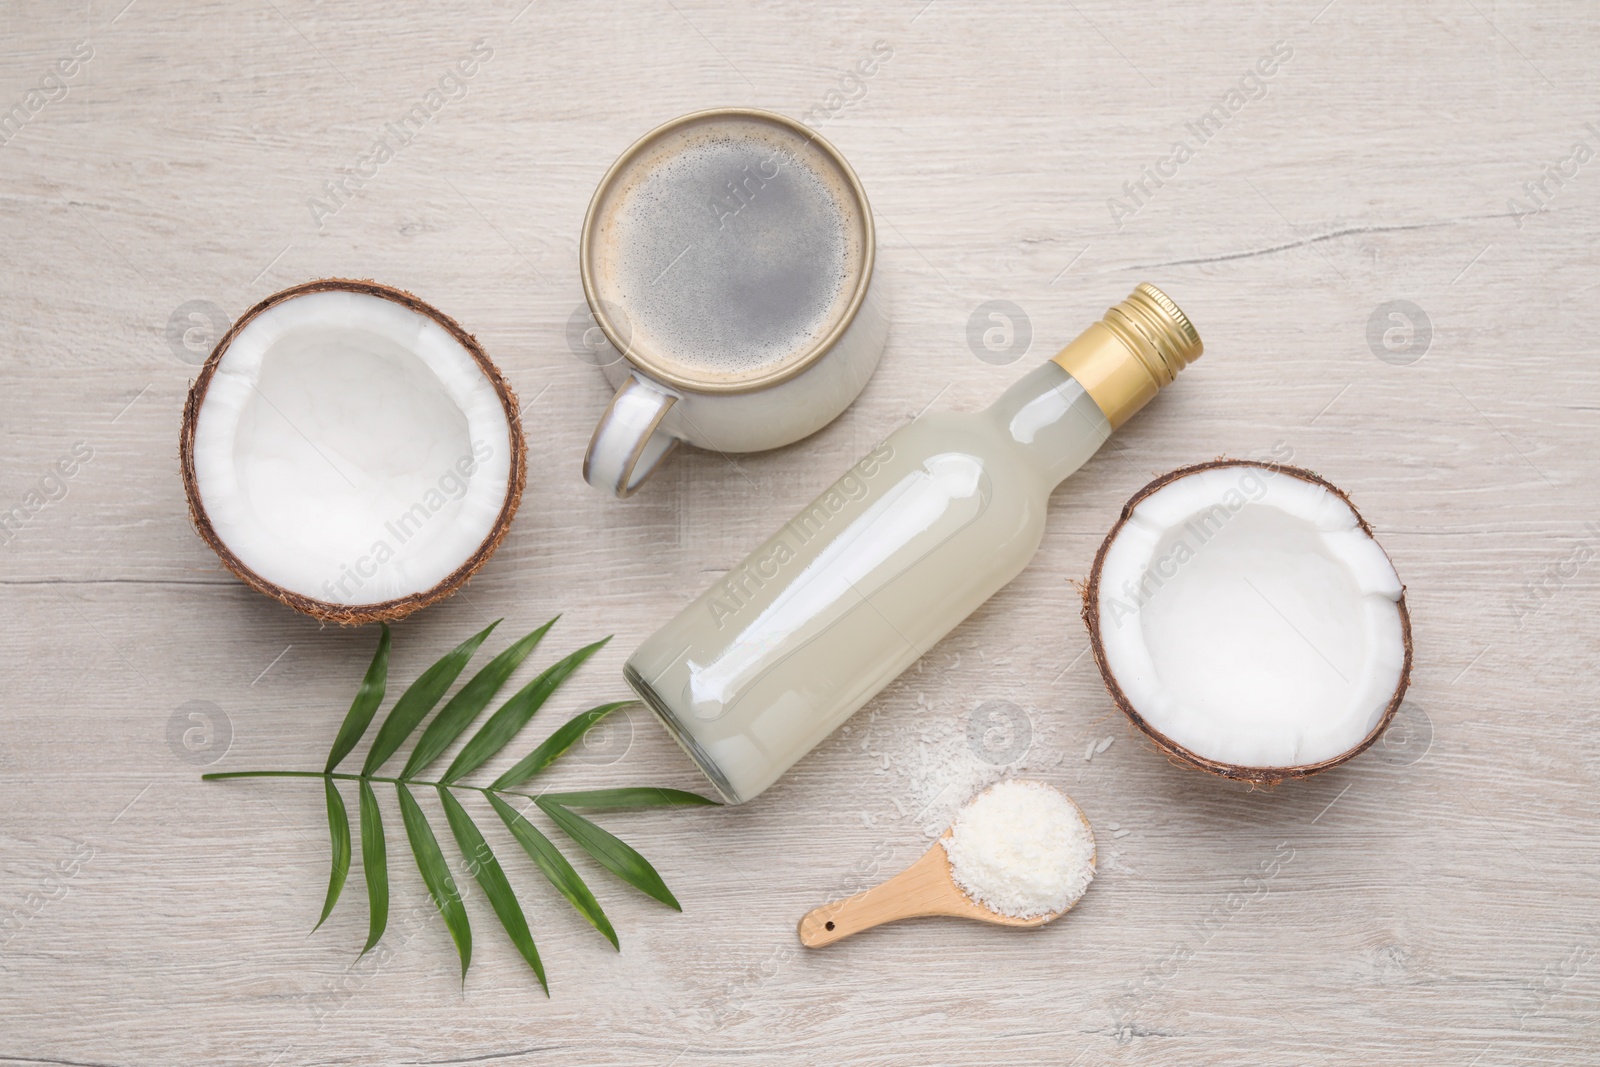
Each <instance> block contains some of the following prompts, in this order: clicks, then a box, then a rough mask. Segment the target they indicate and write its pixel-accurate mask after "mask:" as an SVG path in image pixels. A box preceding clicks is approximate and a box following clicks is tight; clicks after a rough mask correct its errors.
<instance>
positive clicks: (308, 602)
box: [178, 278, 528, 626]
mask: <svg viewBox="0 0 1600 1067" xmlns="http://www.w3.org/2000/svg"><path fill="white" fill-rule="evenodd" d="M330 291H343V292H353V293H367V294H369V295H371V296H376V297H380V298H382V299H384V300H389V301H392V302H394V303H396V304H400V305H401V306H403V307H406V308H408V309H410V310H411V311H414V312H417V313H418V314H420V315H426V316H427V317H428V318H430V319H432V320H433V321H435V322H437V323H438V324H439V325H440V326H442V327H444V329H445V330H446V331H447V332H448V333H449V334H450V335H451V336H452V337H454V338H455V339H456V340H457V341H459V342H460V343H461V345H462V347H464V348H465V349H466V350H467V351H468V352H470V353H471V354H472V358H473V359H474V360H475V361H476V362H477V364H478V367H479V369H480V370H482V371H483V374H484V377H486V378H487V379H488V380H489V383H490V385H492V386H493V387H494V391H495V395H496V396H498V397H499V398H500V403H501V405H502V406H503V407H504V408H505V413H506V422H507V424H508V425H509V426H510V428H511V477H510V480H509V484H508V486H507V490H506V499H505V503H504V504H503V505H501V508H500V514H499V515H498V516H496V518H495V522H494V526H493V527H492V528H491V530H490V531H489V536H487V537H486V538H484V540H483V542H482V543H481V544H479V545H478V547H477V549H476V550H475V551H474V552H473V554H472V555H471V557H470V558H468V559H467V561H466V562H464V563H463V564H461V566H459V567H457V568H456V569H455V570H454V571H451V572H450V574H448V575H447V576H446V577H445V578H444V579H443V580H442V581H440V582H439V583H438V584H437V585H435V586H433V588H431V589H428V590H425V591H424V592H421V593H413V594H410V595H409V596H404V597H399V598H397V599H394V600H385V601H381V602H378V603H372V604H336V603H332V602H330V601H326V600H318V599H316V598H315V597H309V596H306V595H304V594H302V593H295V592H291V591H290V590H288V589H284V588H283V587H282V586H280V585H277V584H276V583H274V582H270V581H268V580H267V579H265V578H263V577H261V575H259V574H257V573H255V571H253V570H251V569H250V568H249V567H247V566H245V564H244V563H243V562H242V561H241V560H240V559H239V557H238V556H236V555H234V553H233V550H232V549H230V548H229V547H228V545H227V543H226V542H224V541H223V540H222V539H221V538H220V537H218V536H217V532H216V530H215V529H213V528H212V525H211V520H210V518H209V517H208V516H207V515H206V509H205V502H204V500H202V499H201V496H200V487H199V485H198V484H197V482H196V480H195V470H194V431H195V424H196V422H197V420H198V419H199V415H200V407H201V404H202V403H203V402H204V401H205V397H206V391H207V390H208V389H209V388H210V386H211V379H212V378H213V377H214V376H215V374H216V372H217V366H218V364H219V363H220V362H221V360H222V356H223V353H225V352H227V350H228V347H229V346H230V345H231V344H233V340H234V338H235V337H237V336H238V334H239V331H240V330H242V329H244V327H245V326H246V325H247V324H249V323H250V321H251V320H253V319H254V318H255V317H256V316H257V315H260V314H261V313H262V312H263V311H266V310H267V309H268V308H270V307H274V306H276V305H278V304H281V303H283V302H284V301H286V300H292V299H293V298H295V297H298V296H305V295H307V294H310V293H323V292H330ZM178 455H179V464H180V467H181V469H182V473H183V492H184V495H185V496H186V497H187V498H188V501H189V521H190V522H191V523H192V524H193V525H194V529H195V532H196V533H198V534H199V535H200V539H201V540H203V541H204V542H205V543H206V544H208V545H210V546H211V550H212V551H213V552H215V553H216V554H217V558H218V559H220V560H221V561H222V565H223V566H224V567H226V568H227V569H228V570H229V571H231V572H232V573H233V574H234V576H235V577H237V578H238V579H239V580H240V581H242V582H243V583H244V584H245V585H247V586H249V587H250V588H251V589H254V590H255V591H256V592H258V593H264V594H266V595H267V596H269V597H271V598H272V599H274V600H276V601H278V602H279V603H281V604H287V605H288V606H289V607H291V608H293V609H294V610H296V611H299V612H303V613H305V614H307V615H310V616H311V617H312V618H314V619H319V620H322V621H324V622H336V623H339V624H340V625H341V626H359V625H362V624H363V623H369V622H394V621H395V620H397V619H403V618H405V617H406V616H407V615H410V614H411V613H412V612H414V611H417V610H419V609H421V608H425V607H427V606H428V605H429V604H433V603H436V602H437V601H440V600H443V599H445V598H446V597H448V596H451V595H453V594H454V593H456V592H458V591H459V590H460V589H461V587H462V586H463V585H465V584H466V582H467V580H468V579H469V578H471V577H472V576H473V575H474V574H476V573H477V572H478V569H479V568H481V567H482V566H483V565H484V564H485V563H486V562H488V560H489V557H490V556H492V555H494V552H495V549H497V548H499V547H500V542H501V541H503V540H505V536H506V532H507V531H508V530H510V528H511V520H512V519H513V518H514V517H515V516H516V514H517V507H518V505H519V504H521V502H522V490H523V487H524V486H525V485H526V483H527V480H528V449H527V442H526V440H525V439H524V436H523V432H522V414H521V407H520V405H519V404H518V403H517V394H516V392H515V391H513V390H512V388H511V385H510V383H509V382H507V381H506V379H505V376H504V375H502V374H501V373H500V368H498V367H496V366H495V365H494V362H493V361H492V360H490V359H489V357H488V356H487V355H485V354H484V351H483V346H482V345H480V344H478V340H477V338H475V337H473V336H472V335H471V334H470V333H468V332H467V331H466V330H464V329H462V328H461V325H460V324H459V323H458V322H456V320H455V319H452V318H451V317H450V316H448V315H446V314H445V313H444V312H442V311H440V310H438V309H437V308H435V307H433V306H432V305H430V304H428V303H426V302H425V301H423V300H421V299H419V298H417V297H416V296H414V295H413V294H411V293H408V292H406V291H405V290H403V289H396V288H394V287H393V286H388V285H382V284H380V283H378V282H375V281H372V280H371V279H356V278H323V279H320V280H318V281H312V282H305V283H303V284H300V285H295V286H290V287H289V288H288V289H285V290H283V291H282V292H278V293H273V294H272V295H271V296H269V297H267V298H266V299H265V300H262V301H261V302H260V303H258V304H256V305H255V306H254V307H252V308H251V309H250V310H249V311H246V312H245V313H244V314H243V315H241V316H239V321H237V322H235V323H234V324H233V326H232V328H231V329H229V330H228V332H227V333H225V334H223V336H222V339H221V340H219V341H218V342H217V345H216V347H215V348H213V349H212V350H211V355H210V356H209V357H207V359H206V362H205V365H204V366H202V367H201V368H200V375H199V377H197V378H196V379H195V380H194V382H193V383H192V384H191V385H190V386H189V398H188V400H187V401H186V402H185V403H184V406H183V429H182V433H181V436H180V437H179V441H178Z"/></svg>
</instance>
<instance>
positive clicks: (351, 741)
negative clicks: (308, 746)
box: [323, 623, 389, 771]
mask: <svg viewBox="0 0 1600 1067" xmlns="http://www.w3.org/2000/svg"><path fill="white" fill-rule="evenodd" d="M388 677H389V624H388V623H384V624H383V634H382V636H380V637H379V638H378V651H376V652H374V653H373V654H372V664H371V666H369V667H368V668H367V673H366V676H365V677H364V678H362V679H361V688H360V689H357V690H356V698H355V700H354V701H353V702H352V703H351V705H350V711H349V712H348V713H347V714H346V715H345V717H344V725H343V726H340V727H339V735H338V736H337V737H335V738H334V739H333V748H332V750H330V751H329V752H328V765H327V766H326V767H324V768H323V770H325V771H331V770H333V769H334V768H335V767H337V766H339V762H340V761H341V760H343V759H344V758H345V757H346V756H348V755H350V750H351V749H352V748H355V747H356V742H357V741H359V740H361V735H362V734H364V733H366V732H367V726H368V725H369V724H370V723H371V722H372V716H373V715H374V714H375V713H376V712H377V710H378V705H380V704H382V703H383V689H384V684H385V681H386V680H387V679H388Z"/></svg>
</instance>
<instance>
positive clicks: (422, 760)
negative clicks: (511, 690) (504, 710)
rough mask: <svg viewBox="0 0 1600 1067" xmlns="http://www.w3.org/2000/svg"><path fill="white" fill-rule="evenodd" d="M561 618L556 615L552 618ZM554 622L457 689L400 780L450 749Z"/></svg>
mask: <svg viewBox="0 0 1600 1067" xmlns="http://www.w3.org/2000/svg"><path fill="white" fill-rule="evenodd" d="M560 617H561V616H559V615H557V616H556V619H559V618H560ZM556 619H551V620H550V621H549V622H547V623H545V624H544V625H543V626H541V627H539V628H538V629H537V630H535V631H533V633H531V634H529V635H528V636H526V637H524V638H523V639H522V640H520V641H518V642H517V643H516V644H514V645H512V646H511V647H510V648H508V649H506V650H505V651H504V652H502V653H500V654H499V655H498V656H496V657H495V658H494V659H492V660H490V661H489V665H488V666H487V667H485V668H483V670H481V671H479V672H478V673H477V674H475V675H473V677H472V681H470V682H468V683H467V684H466V685H464V686H462V687H461V691H460V692H459V693H457V694H456V695H455V696H453V697H451V698H450V702H449V703H448V704H446V705H445V706H444V709H443V710H442V711H440V712H439V714H438V715H436V716H434V719H433V721H432V722H430V723H429V724H428V728H427V729H426V730H424V731H422V737H421V738H420V739H419V740H418V741H417V747H416V748H414V749H412V750H411V758H410V759H408V760H406V768H405V770H403V771H401V772H400V777H402V778H411V777H414V776H415V775H417V774H418V773H419V772H420V771H422V769H423V768H425V767H427V765H428V764H430V763H432V762H433V761H434V760H436V759H438V758H439V755H440V753H442V752H443V751H444V750H445V749H447V748H449V747H450V743H451V742H452V741H454V740H455V739H456V738H457V737H459V736H461V731H462V730H465V729H466V728H467V727H468V726H470V725H471V724H472V720H473V719H476V718H477V717H478V715H479V713H480V712H482V711H483V709H484V708H486V707H488V705H489V701H491V700H493V699H494V695H495V694H496V693H498V692H500V687H501V686H503V685H505V684H506V679H507V678H510V677H511V675H512V673H513V672H515V671H516V669H517V668H518V667H520V666H521V665H522V661H523V660H525V659H527V658H528V653H530V652H532V651H533V646H535V645H537V644H538V643H539V639H540V638H541V637H543V636H544V635H545V633H546V632H547V631H549V629H550V627H552V626H554V625H555V624H556Z"/></svg>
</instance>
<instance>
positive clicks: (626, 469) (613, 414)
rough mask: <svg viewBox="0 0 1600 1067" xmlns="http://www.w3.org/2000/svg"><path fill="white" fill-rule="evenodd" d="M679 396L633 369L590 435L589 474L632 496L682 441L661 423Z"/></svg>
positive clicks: (618, 494)
mask: <svg viewBox="0 0 1600 1067" xmlns="http://www.w3.org/2000/svg"><path fill="white" fill-rule="evenodd" d="M677 402H678V398H677V397H676V396H675V395H673V394H672V393H668V392H665V391H664V390H662V389H660V388H659V387H658V386H656V385H655V383H653V382H648V381H645V380H644V379H642V378H639V377H637V376H635V375H632V374H630V375H628V380H627V381H625V382H623V383H622V388H620V389H618V390H617V395H616V396H614V397H612V398H611V403H610V405H609V406H608V407H607V408H606V413H605V414H604V415H602V416H600V424H599V425H598V426H596V427H595V428H594V436H593V437H592V438H590V439H589V451H588V453H587V454H586V455H585V456H584V457H583V480H584V481H586V482H588V483H589V484H590V485H592V486H594V487H595V488H596V489H604V490H606V491H608V492H610V493H612V494H614V495H615V496H616V497H617V498H618V499H624V498H627V497H630V496H632V495H633V494H634V492H635V491H636V490H637V489H638V488H639V486H641V485H643V484H644V483H645V480H646V479H647V478H649V477H650V475H651V474H653V473H655V469H656V467H657V465H658V464H660V462H661V461H662V460H663V459H665V458H666V456H667V453H669V452H671V451H672V449H673V448H674V447H675V446H676V445H677V443H678V439H677V438H676V437H674V436H672V435H671V434H669V433H667V432H665V431H664V430H662V429H661V420H662V419H663V418H665V417H666V414H667V412H668V411H670V410H671V409H672V405H673V404H675V403H677Z"/></svg>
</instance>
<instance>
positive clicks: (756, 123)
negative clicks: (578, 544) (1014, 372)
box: [579, 108, 888, 497]
mask: <svg viewBox="0 0 1600 1067" xmlns="http://www.w3.org/2000/svg"><path fill="white" fill-rule="evenodd" d="M680 249H681V250H680ZM874 259H875V233H874V227H873V223H872V209H871V207H870V205H869V204H868V203H867V197H866V193H865V191H864V190H863V189H862V188H861V183H860V181H859V180H858V179H857V177H856V175H855V172H854V171H853V170H851V168H850V165H849V164H848V163H846V162H845V160H844V157H843V156H841V155H840V154H839V152H838V150H837V149H835V148H834V147H833V146H832V145H830V144H829V143H828V142H826V141H825V140H823V139H822V138H821V137H820V136H818V135H817V134H816V133H815V132H814V131H812V130H810V129H808V128H807V127H805V126H803V125H801V124H800V123H798V122H795V121H794V120H792V119H788V118H785V117H784V116H782V115H776V114H773V113H771V112H766V111H758V110H754V109H746V108H725V109H718V110H713V111H700V112H696V113H694V114H690V115H685V116H683V117H682V118H678V119H674V120H673V121H671V122H668V123H666V124H665V125H662V126H660V127H658V128H656V129H655V130H652V131H651V132H650V133H647V134H646V135H645V136H644V137H642V138H640V139H639V140H638V141H637V142H635V143H634V144H633V146H632V147H630V148H629V149H628V150H627V151H626V152H624V153H623V154H622V156H621V157H620V158H619V159H618V160H617V161H616V163H614V164H613V165H612V166H611V169H610V170H609V171H607V172H606V175H605V177H604V178H602V179H601V181H600V185H599V187H598V188H597V189H596V190H595V194H594V197H593V199H592V200H591V202H590V204H589V211H588V214H587V216H586V217H585V219H584V224H583V235H582V239H581V242H580V246H579V269H580V273H581V275H582V278H583V291H584V297H585V299H586V300H587V301H588V304H589V309H590V312H591V314H592V316H593V318H594V321H595V324H596V325H597V326H598V327H599V328H600V330H601V331H602V332H603V333H604V335H605V340H606V342H607V345H608V346H609V348H610V350H611V351H610V352H609V353H607V354H608V355H610V356H611V357H612V358H611V359H610V360H609V361H606V360H604V359H603V360H602V361H601V362H602V365H603V367H604V370H605V373H606V377H607V379H608V380H609V381H610V382H611V384H612V385H613V386H614V387H616V395H615V396H613V397H612V399H611V403H610V405H609V406H608V407H607V408H606V411H605V414H604V415H602V416H601V418H600V423H599V425H598V426H596V427H595V431H594V437H593V438H592V439H591V440H590V442H589V451H588V454H587V455H586V456H585V457H584V461H583V476H584V479H585V480H586V481H588V482H589V484H590V485H593V486H595V487H596V488H599V489H604V490H607V491H609V492H611V493H614V494H615V495H617V496H618V497H626V496H630V495H632V493H633V492H634V491H635V490H636V489H638V488H639V486H640V485H641V484H642V483H643V482H644V481H645V479H647V478H648V477H649V476H650V474H651V473H652V472H653V471H654V470H655V469H656V467H657V466H658V465H659V464H660V462H661V461H662V459H664V458H665V457H666V455H667V454H668V453H669V452H671V451H672V449H673V448H674V447H675V446H676V445H677V444H678V442H680V441H687V442H688V443H690V444H692V445H696V446H698V447H700V448H705V449H710V450H713V451H717V452H724V453H738V452H758V451H762V450H764V449H769V448H777V447H779V446H781V445H787V444H790V443H792V442H794V441H798V440H800V439H801V438H803V437H806V436H808V435H810V434H812V433H815V432H816V431H817V430H820V429H821V428H822V427H823V426H826V425H827V424H828V423H829V422H831V421H833V419H835V418H837V417H838V415H839V414H840V413H841V412H843V411H844V409H845V408H847V407H848V406H849V405H850V402H851V401H852V400H854V399H855V397H856V396H857V394H859V393H860V392H861V390H862V388H863V387H864V386H865V385H866V383H867V379H869V378H870V377H871V376H872V372H873V370H874V369H876V367H877V365H878V359H879V357H880V356H881V355H882V354H883V347H884V343H885V341H886V340H887V338H888V321H887V318H886V316H885V311H884V308H883V306H882V304H883V302H882V298H881V294H880V292H879V287H878V286H876V285H874V284H873V261H874Z"/></svg>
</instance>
